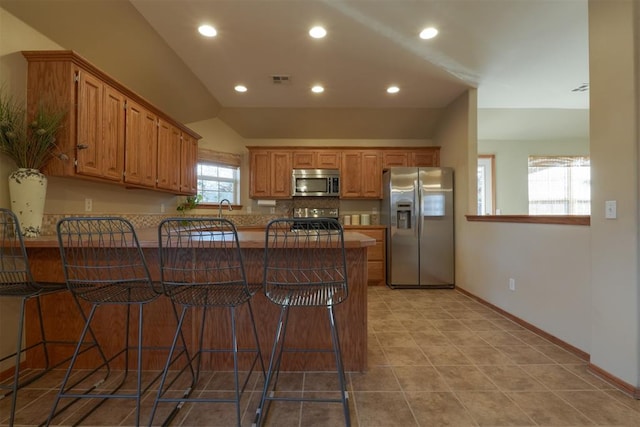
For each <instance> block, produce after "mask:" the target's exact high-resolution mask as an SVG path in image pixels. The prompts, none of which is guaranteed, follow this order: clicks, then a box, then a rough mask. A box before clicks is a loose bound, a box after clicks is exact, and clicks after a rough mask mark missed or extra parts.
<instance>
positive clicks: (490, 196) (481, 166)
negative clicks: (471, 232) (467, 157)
mask: <svg viewBox="0 0 640 427" xmlns="http://www.w3.org/2000/svg"><path fill="white" fill-rule="evenodd" d="M494 163H495V156H494V155H493V154H491V155H479V156H478V215H493V214H494V213H495V207H494V206H495V194H496V192H495V179H494V176H493V170H494Z"/></svg>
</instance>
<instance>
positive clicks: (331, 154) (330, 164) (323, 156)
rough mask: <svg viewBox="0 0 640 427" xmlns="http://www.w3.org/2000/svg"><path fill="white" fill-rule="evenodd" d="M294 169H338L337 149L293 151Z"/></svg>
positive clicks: (338, 156) (338, 157) (338, 153)
mask: <svg viewBox="0 0 640 427" xmlns="http://www.w3.org/2000/svg"><path fill="white" fill-rule="evenodd" d="M293 168H294V169H340V152H339V151H337V150H296V151H293Z"/></svg>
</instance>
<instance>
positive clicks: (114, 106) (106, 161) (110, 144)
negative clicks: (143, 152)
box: [99, 85, 125, 181]
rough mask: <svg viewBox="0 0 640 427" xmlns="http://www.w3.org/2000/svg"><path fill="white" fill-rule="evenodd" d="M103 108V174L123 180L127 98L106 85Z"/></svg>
mask: <svg viewBox="0 0 640 427" xmlns="http://www.w3.org/2000/svg"><path fill="white" fill-rule="evenodd" d="M103 105H104V107H103V109H102V117H103V122H102V142H101V143H100V144H99V148H100V150H99V151H100V168H99V169H100V170H101V171H102V173H101V176H102V177H103V178H107V179H110V180H113V181H122V179H123V173H124V140H125V98H124V95H122V94H121V93H120V92H118V91H117V90H115V89H114V88H112V87H111V86H109V85H105V86H104V104H103Z"/></svg>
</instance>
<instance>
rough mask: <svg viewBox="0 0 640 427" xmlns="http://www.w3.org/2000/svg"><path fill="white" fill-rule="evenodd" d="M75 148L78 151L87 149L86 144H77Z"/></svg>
mask: <svg viewBox="0 0 640 427" xmlns="http://www.w3.org/2000/svg"><path fill="white" fill-rule="evenodd" d="M77 147H78V150H86V149H87V148H89V146H88V145H87V144H78V145H77Z"/></svg>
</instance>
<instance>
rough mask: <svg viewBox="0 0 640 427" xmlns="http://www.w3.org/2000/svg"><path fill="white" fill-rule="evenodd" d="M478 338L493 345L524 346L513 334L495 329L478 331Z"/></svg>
mask: <svg viewBox="0 0 640 427" xmlns="http://www.w3.org/2000/svg"><path fill="white" fill-rule="evenodd" d="M478 336H479V337H481V338H482V339H483V340H485V341H486V342H488V343H489V344H491V345H495V346H498V345H524V342H522V341H520V340H519V339H518V338H516V337H515V336H514V335H513V334H511V333H510V332H507V331H503V330H499V329H494V330H492V331H478Z"/></svg>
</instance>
